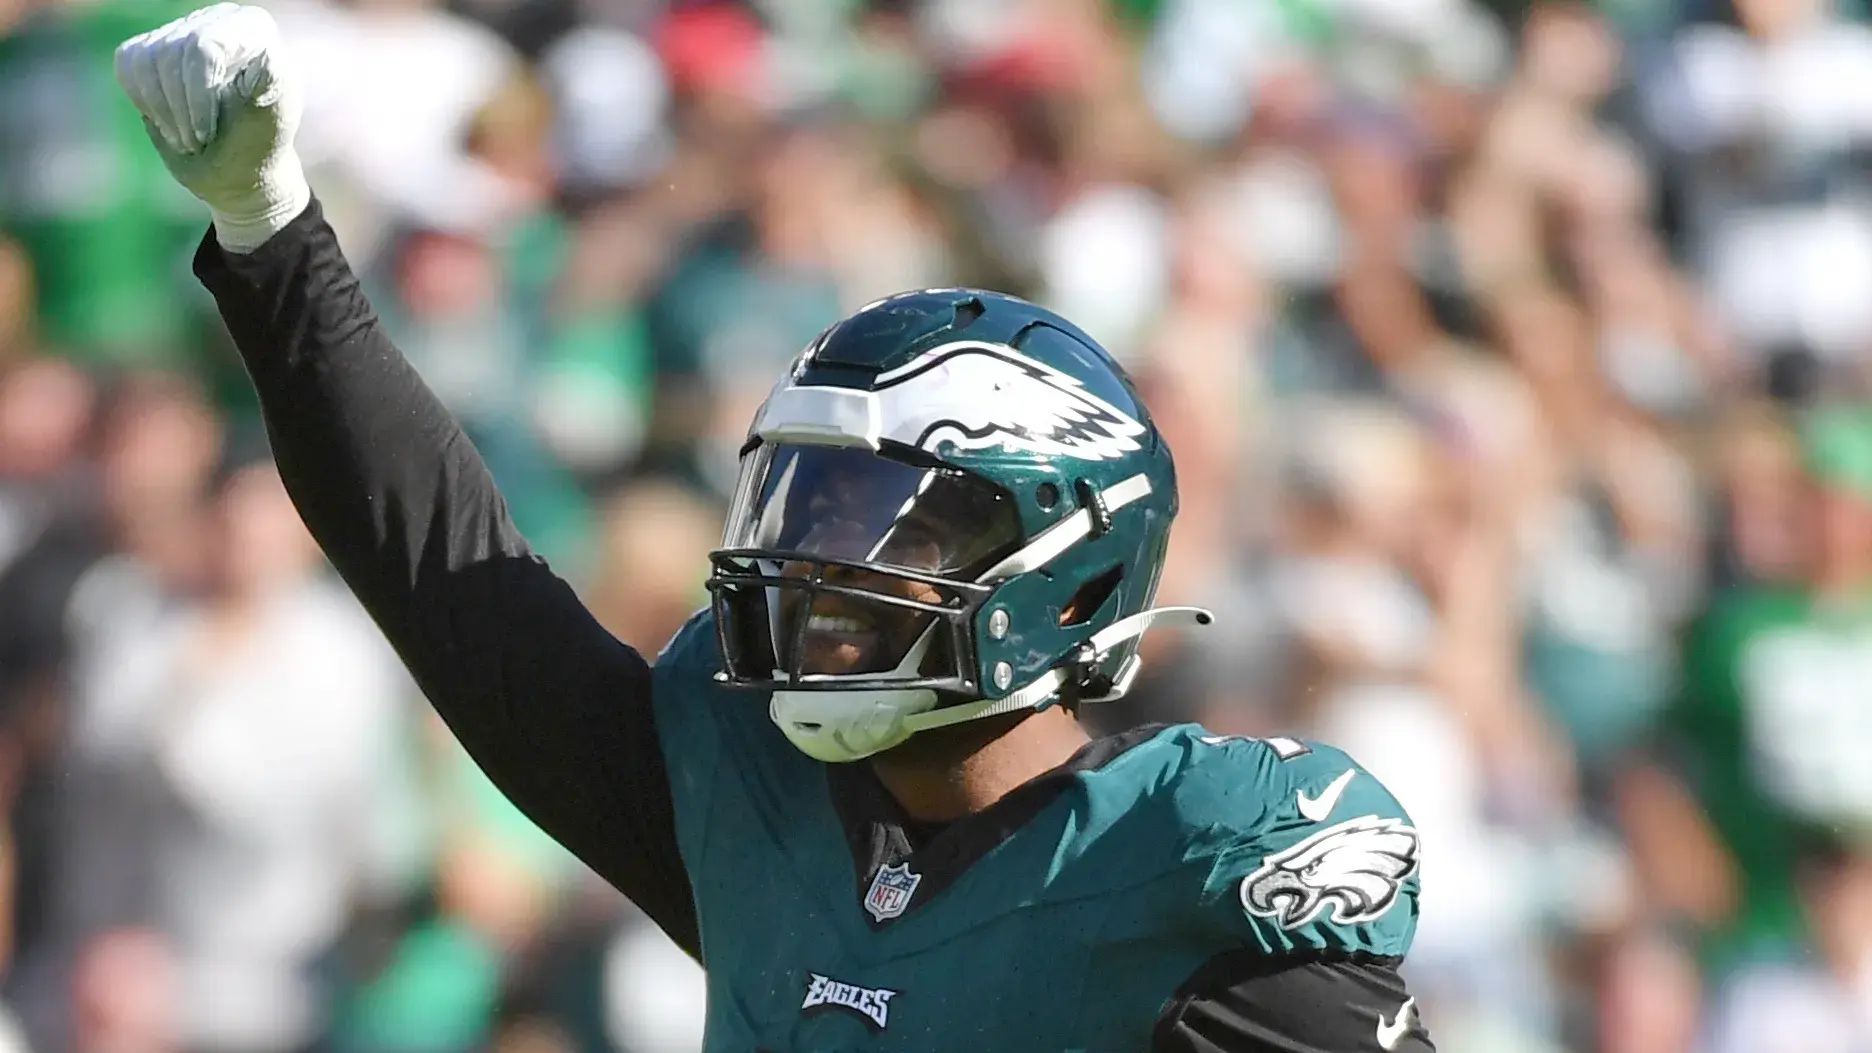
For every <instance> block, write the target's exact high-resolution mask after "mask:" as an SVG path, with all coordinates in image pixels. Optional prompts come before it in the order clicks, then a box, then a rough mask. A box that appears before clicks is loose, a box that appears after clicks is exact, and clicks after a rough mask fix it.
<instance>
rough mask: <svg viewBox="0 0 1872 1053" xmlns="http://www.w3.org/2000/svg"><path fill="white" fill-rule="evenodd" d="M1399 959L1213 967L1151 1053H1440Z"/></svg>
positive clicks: (1174, 1004)
mask: <svg viewBox="0 0 1872 1053" xmlns="http://www.w3.org/2000/svg"><path fill="white" fill-rule="evenodd" d="M1435 1048H1436V1047H1434V1046H1432V1045H1431V1044H1430V1035H1429V1032H1428V1031H1426V1030H1425V1028H1424V1024H1423V1021H1422V1020H1421V1019H1419V1018H1418V1016H1417V1003H1416V1001H1415V1000H1414V999H1412V998H1411V997H1410V995H1409V994H1408V993H1407V992H1406V991H1405V989H1404V980H1403V978H1402V977H1400V976H1399V975H1398V973H1397V963H1396V961H1395V960H1393V959H1387V958H1373V957H1368V956H1350V957H1342V958H1332V959H1324V960H1321V959H1302V960H1282V959H1269V958H1268V957H1267V956H1266V955H1264V954H1262V953H1261V952H1259V951H1246V950H1243V951H1231V952H1228V953H1226V954H1221V955H1217V956H1216V957H1215V958H1212V959H1210V960H1209V962H1208V963H1207V964H1205V965H1204V966H1203V967H1202V969H1200V970H1198V971H1197V973H1196V975H1194V976H1192V977H1191V978H1190V979H1189V981H1188V982H1187V983H1185V984H1184V985H1183V988H1182V989H1181V990H1180V991H1178V992H1177V997H1176V998H1175V999H1173V1000H1172V1001H1171V1003H1170V1005H1169V1006H1168V1007H1167V1008H1166V1009H1165V1011H1164V1015H1163V1017H1162V1019H1160V1020H1159V1021H1158V1024H1157V1030H1156V1033H1155V1034H1154V1035H1152V1040H1151V1050H1152V1053H1370V1051H1371V1050H1382V1051H1384V1053H1435Z"/></svg>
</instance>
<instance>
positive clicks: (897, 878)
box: [864, 863, 923, 921]
mask: <svg viewBox="0 0 1872 1053" xmlns="http://www.w3.org/2000/svg"><path fill="white" fill-rule="evenodd" d="M922 881H923V875H921V874H912V873H911V872H910V864H908V863H899V864H897V865H896V866H894V867H885V868H884V869H882V870H879V871H878V872H877V877H874V878H872V879H871V891H869V892H867V893H865V898H864V907H865V910H867V911H870V912H871V918H872V920H874V921H889V920H890V919H892V918H894V917H896V916H897V915H899V914H902V913H903V912H904V910H905V909H906V908H908V907H909V906H910V897H911V896H914V895H916V889H917V885H919V884H921V883H922Z"/></svg>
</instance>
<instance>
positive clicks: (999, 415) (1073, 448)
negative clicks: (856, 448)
mask: <svg viewBox="0 0 1872 1053" xmlns="http://www.w3.org/2000/svg"><path fill="white" fill-rule="evenodd" d="M873 390H874V391H875V392H876V394H877V397H878V399H879V402H880V410H881V414H882V417H883V421H882V424H883V429H882V430H883V434H885V435H886V436H890V437H892V438H895V439H897V440H898V441H901V442H905V443H908V444H910V445H913V446H916V447H917V448H919V449H923V450H930V451H935V450H936V449H938V448H940V447H941V445H942V444H943V443H952V444H954V445H955V446H957V447H960V448H962V449H966V450H986V449H994V448H997V447H999V448H1001V449H1005V450H1009V451H1014V452H1019V453H1032V454H1037V455H1040V456H1044V457H1076V458H1079V459H1081V460H1088V461H1101V460H1106V459H1116V458H1118V457H1121V456H1123V455H1124V454H1127V453H1131V452H1134V451H1136V450H1138V449H1141V447H1140V446H1139V443H1138V438H1139V436H1142V435H1143V434H1144V425H1142V424H1140V423H1139V422H1138V421H1136V420H1134V419H1132V418H1131V417H1130V416H1129V415H1128V414H1126V413H1124V412H1123V411H1121V410H1119V409H1118V408H1117V407H1116V406H1113V405H1112V404H1111V403H1109V402H1106V401H1104V400H1103V399H1101V398H1099V397H1098V396H1096V395H1093V394H1092V393H1091V392H1089V391H1087V390H1086V389H1085V385H1084V384H1082V383H1080V381H1079V380H1078V379H1077V378H1075V377H1073V376H1071V375H1070V374H1067V373H1064V372H1061V371H1060V370H1057V369H1055V368H1053V367H1052V366H1049V365H1047V364H1046V363H1044V362H1040V361H1037V360H1035V359H1032V358H1029V357H1027V356H1026V355H1023V354H1021V353H1020V352H1019V351H1016V350H1014V349H1013V348H1011V347H1007V346H1005V345H1002V344H990V343H983V342H981V341H975V340H965V341H958V342H956V343H952V344H944V345H942V346H941V347H937V348H934V349H932V350H930V351H927V352H924V353H923V354H922V355H919V356H918V357H917V358H916V359H915V360H914V361H912V362H909V363H907V364H905V365H903V366H899V367H898V368H896V369H893V370H890V371H888V372H886V373H883V374H880V375H879V376H878V378H877V382H876V387H875V388H874V389H873Z"/></svg>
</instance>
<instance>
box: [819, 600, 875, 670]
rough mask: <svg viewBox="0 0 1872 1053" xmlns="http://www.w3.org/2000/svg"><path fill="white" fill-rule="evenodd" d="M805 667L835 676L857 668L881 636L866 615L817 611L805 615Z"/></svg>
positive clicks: (867, 656) (873, 649)
mask: <svg viewBox="0 0 1872 1053" xmlns="http://www.w3.org/2000/svg"><path fill="white" fill-rule="evenodd" d="M805 643H806V663H805V664H806V671H808V672H812V673H819V674H821V675H831V676H838V675H841V674H846V673H851V672H855V671H857V670H858V669H859V668H860V667H861V665H862V664H863V663H864V662H865V661H866V660H867V659H869V658H870V657H871V656H872V655H875V654H876V653H877V649H878V646H879V644H880V643H881V636H880V634H879V633H878V631H877V628H876V627H875V626H874V625H873V624H872V623H871V622H870V620H869V619H865V618H858V617H853V616H852V615H849V614H817V613H815V614H814V615H812V617H810V618H808V619H806V641H805Z"/></svg>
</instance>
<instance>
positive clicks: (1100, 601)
mask: <svg viewBox="0 0 1872 1053" xmlns="http://www.w3.org/2000/svg"><path fill="white" fill-rule="evenodd" d="M1122 581H1124V564H1122V563H1120V564H1118V565H1116V566H1114V567H1112V568H1111V569H1110V570H1108V571H1106V572H1105V573H1103V574H1100V575H1099V576H1098V577H1096V578H1093V579H1092V580H1090V581H1088V582H1086V583H1085V584H1084V585H1081V586H1079V591H1077V592H1075V593H1073V596H1072V599H1070V600H1067V601H1066V606H1065V607H1062V608H1061V609H1060V622H1059V623H1060V626H1061V627H1062V628H1064V627H1066V626H1072V625H1084V624H1085V623H1086V622H1089V621H1091V620H1092V616H1093V615H1095V614H1097V613H1098V612H1099V609H1100V608H1102V607H1104V606H1105V601H1107V600H1109V599H1111V597H1112V593H1114V592H1116V591H1118V584H1119V583H1120V582H1122Z"/></svg>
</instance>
